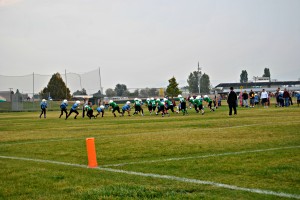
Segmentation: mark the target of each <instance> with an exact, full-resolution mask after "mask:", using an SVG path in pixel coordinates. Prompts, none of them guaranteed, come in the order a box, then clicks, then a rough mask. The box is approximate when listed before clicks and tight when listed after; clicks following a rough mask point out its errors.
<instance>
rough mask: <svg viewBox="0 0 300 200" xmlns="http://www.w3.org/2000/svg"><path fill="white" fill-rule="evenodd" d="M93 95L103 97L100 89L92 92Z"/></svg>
mask: <svg viewBox="0 0 300 200" xmlns="http://www.w3.org/2000/svg"><path fill="white" fill-rule="evenodd" d="M93 97H95V98H101V97H103V95H102V93H101V91H100V90H98V92H96V93H94V94H93Z"/></svg>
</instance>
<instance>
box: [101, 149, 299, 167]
mask: <svg viewBox="0 0 300 200" xmlns="http://www.w3.org/2000/svg"><path fill="white" fill-rule="evenodd" d="M296 148H300V146H289V147H278V148H270V149H257V150H250V151H238V152H226V153H219V154H208V155H203V156H188V157H177V158H167V159H160V160H147V161H139V162H128V163H119V164H111V165H102V167H119V166H124V165H133V164H144V163H158V162H168V161H177V160H188V159H197V158H208V157H218V156H230V155H239V154H247V153H258V152H266V151H276V150H283V149H296Z"/></svg>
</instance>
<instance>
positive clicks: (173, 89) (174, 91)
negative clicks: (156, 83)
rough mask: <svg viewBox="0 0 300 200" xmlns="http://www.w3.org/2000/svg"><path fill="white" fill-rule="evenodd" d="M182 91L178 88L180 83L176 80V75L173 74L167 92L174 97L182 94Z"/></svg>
mask: <svg viewBox="0 0 300 200" xmlns="http://www.w3.org/2000/svg"><path fill="white" fill-rule="evenodd" d="M181 93H182V92H181V91H180V90H179V88H178V83H177V82H176V79H175V77H174V76H173V77H172V78H171V79H170V80H169V85H168V87H167V90H166V94H167V95H168V96H171V97H172V98H173V97H175V96H177V95H179V94H181Z"/></svg>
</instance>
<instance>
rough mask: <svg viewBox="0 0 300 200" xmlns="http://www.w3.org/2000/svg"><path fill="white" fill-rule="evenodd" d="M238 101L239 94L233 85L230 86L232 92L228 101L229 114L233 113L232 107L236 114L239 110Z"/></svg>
mask: <svg viewBox="0 0 300 200" xmlns="http://www.w3.org/2000/svg"><path fill="white" fill-rule="evenodd" d="M236 102H237V96H236V93H235V92H234V91H233V87H230V92H229V95H228V98H227V103H228V106H229V116H231V115H232V109H233V111H234V114H235V115H236V114H237V112H236V104H237V103H236Z"/></svg>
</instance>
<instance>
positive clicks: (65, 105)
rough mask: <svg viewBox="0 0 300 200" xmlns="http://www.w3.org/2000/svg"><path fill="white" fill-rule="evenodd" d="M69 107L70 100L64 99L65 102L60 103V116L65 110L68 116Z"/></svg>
mask: <svg viewBox="0 0 300 200" xmlns="http://www.w3.org/2000/svg"><path fill="white" fill-rule="evenodd" d="M67 107H68V100H67V99H65V100H63V102H62V103H61V104H60V112H61V113H60V116H59V118H61V116H62V115H63V114H64V112H65V113H66V118H67V116H68V111H67Z"/></svg>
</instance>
